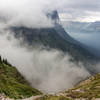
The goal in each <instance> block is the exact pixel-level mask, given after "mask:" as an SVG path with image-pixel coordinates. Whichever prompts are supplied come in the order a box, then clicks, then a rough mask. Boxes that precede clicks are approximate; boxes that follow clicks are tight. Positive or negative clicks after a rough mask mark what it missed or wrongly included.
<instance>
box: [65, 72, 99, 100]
mask: <svg viewBox="0 0 100 100" xmlns="http://www.w3.org/2000/svg"><path fill="white" fill-rule="evenodd" d="M65 94H66V95H67V96H69V97H71V98H73V99H75V98H87V99H88V100H92V99H93V98H100V74H96V75H94V76H93V77H91V78H89V79H88V80H86V81H84V82H82V83H80V84H79V85H77V86H76V87H75V88H74V89H71V90H69V91H67V92H65Z"/></svg>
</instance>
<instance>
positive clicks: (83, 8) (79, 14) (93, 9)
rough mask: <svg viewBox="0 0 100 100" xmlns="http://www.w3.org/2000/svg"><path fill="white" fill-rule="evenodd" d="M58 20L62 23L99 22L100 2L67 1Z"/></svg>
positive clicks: (94, 0) (89, 0)
mask: <svg viewBox="0 0 100 100" xmlns="http://www.w3.org/2000/svg"><path fill="white" fill-rule="evenodd" d="M60 18H61V19H62V20H63V21H66V20H70V21H72V20H74V21H83V22H94V21H100V0H67V2H66V3H65V5H64V6H63V9H62V10H61V13H60Z"/></svg>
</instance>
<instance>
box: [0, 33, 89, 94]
mask: <svg viewBox="0 0 100 100" xmlns="http://www.w3.org/2000/svg"><path fill="white" fill-rule="evenodd" d="M7 33H8V34H9V32H7ZM0 54H1V55H2V57H4V58H7V59H8V61H9V62H10V63H11V64H13V65H15V66H16V68H17V69H18V70H19V71H20V72H21V73H22V74H23V75H24V77H26V79H27V80H28V81H29V82H30V83H31V84H32V86H33V87H35V88H37V89H39V90H41V91H42V92H44V93H56V92H59V91H62V90H65V89H69V88H71V87H73V86H74V85H75V84H76V83H77V82H79V81H80V80H83V79H85V78H86V77H88V76H89V75H90V74H89V72H88V71H87V70H86V69H85V68H84V66H83V65H82V64H79V66H77V65H75V64H74V63H72V62H69V59H70V56H68V55H67V54H66V55H63V53H62V52H60V51H58V50H50V51H47V50H40V49H39V48H38V49H36V48H33V49H32V50H31V51H29V50H28V49H26V48H25V47H20V46H19V42H18V41H17V40H16V39H14V38H13V37H12V36H9V35H7V34H0Z"/></svg>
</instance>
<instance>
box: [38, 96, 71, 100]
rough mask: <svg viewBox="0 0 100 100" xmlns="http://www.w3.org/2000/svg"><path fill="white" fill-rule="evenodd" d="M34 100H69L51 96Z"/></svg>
mask: <svg viewBox="0 0 100 100" xmlns="http://www.w3.org/2000/svg"><path fill="white" fill-rule="evenodd" d="M36 100H71V99H69V98H67V97H64V96H52V95H49V96H47V95H46V96H43V97H41V98H39V99H36Z"/></svg>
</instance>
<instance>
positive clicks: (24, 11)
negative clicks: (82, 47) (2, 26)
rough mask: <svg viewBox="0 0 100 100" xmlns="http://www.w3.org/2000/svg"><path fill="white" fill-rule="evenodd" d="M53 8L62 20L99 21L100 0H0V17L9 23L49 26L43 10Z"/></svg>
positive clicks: (46, 10) (49, 23)
mask: <svg viewBox="0 0 100 100" xmlns="http://www.w3.org/2000/svg"><path fill="white" fill-rule="evenodd" d="M55 9H56V10H58V11H59V15H60V18H61V20H62V21H83V22H94V21H100V13H99V11H100V0H0V18H3V19H6V21H7V22H9V24H11V25H19V26H27V27H51V26H52V22H51V21H50V20H48V18H47V16H46V14H45V12H48V11H52V10H55Z"/></svg>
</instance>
